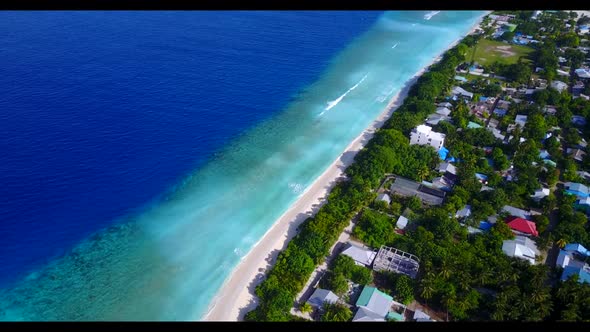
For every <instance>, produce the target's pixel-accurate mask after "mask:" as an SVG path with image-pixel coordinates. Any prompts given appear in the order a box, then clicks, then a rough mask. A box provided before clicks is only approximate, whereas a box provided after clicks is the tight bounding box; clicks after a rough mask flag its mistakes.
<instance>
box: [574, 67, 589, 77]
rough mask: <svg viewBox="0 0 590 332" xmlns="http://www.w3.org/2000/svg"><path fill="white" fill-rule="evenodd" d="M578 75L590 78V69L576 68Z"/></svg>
mask: <svg viewBox="0 0 590 332" xmlns="http://www.w3.org/2000/svg"><path fill="white" fill-rule="evenodd" d="M576 75H578V77H579V78H590V69H588V68H578V69H576Z"/></svg>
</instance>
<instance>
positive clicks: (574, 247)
mask: <svg viewBox="0 0 590 332" xmlns="http://www.w3.org/2000/svg"><path fill="white" fill-rule="evenodd" d="M563 250H565V251H571V252H575V253H578V254H580V255H582V256H590V251H588V249H586V248H584V246H583V245H581V244H579V243H568V244H567V245H566V246H565V247H564V248H563Z"/></svg>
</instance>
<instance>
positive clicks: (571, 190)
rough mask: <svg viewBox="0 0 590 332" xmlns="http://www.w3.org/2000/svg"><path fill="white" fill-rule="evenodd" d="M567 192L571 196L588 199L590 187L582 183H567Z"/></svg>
mask: <svg viewBox="0 0 590 332" xmlns="http://www.w3.org/2000/svg"><path fill="white" fill-rule="evenodd" d="M565 192H566V194H569V195H576V196H578V198H586V197H588V187H586V186H585V185H583V184H581V183H575V182H566V183H565Z"/></svg>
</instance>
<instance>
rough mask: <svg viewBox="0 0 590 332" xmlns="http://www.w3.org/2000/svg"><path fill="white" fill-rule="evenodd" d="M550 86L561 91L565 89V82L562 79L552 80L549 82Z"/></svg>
mask: <svg viewBox="0 0 590 332" xmlns="http://www.w3.org/2000/svg"><path fill="white" fill-rule="evenodd" d="M551 87H552V88H554V89H555V90H557V91H559V92H561V91H563V90H565V89H567V84H566V83H564V82H562V81H553V82H551Z"/></svg>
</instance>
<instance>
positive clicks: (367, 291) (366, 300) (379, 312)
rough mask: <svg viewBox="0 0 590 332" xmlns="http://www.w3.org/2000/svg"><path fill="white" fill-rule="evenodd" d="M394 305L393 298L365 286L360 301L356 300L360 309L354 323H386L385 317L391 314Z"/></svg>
mask: <svg viewBox="0 0 590 332" xmlns="http://www.w3.org/2000/svg"><path fill="white" fill-rule="evenodd" d="M392 304H393V298H392V297H391V296H389V295H387V294H385V293H383V292H381V291H380V290H378V289H377V288H375V287H371V286H365V288H363V291H362V292H361V295H360V296H359V298H358V300H356V306H357V307H359V309H358V311H357V312H356V314H355V315H354V318H353V319H352V321H353V322H362V321H365V322H366V321H372V322H375V321H385V317H387V315H388V314H389V312H390V310H391V306H392Z"/></svg>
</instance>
